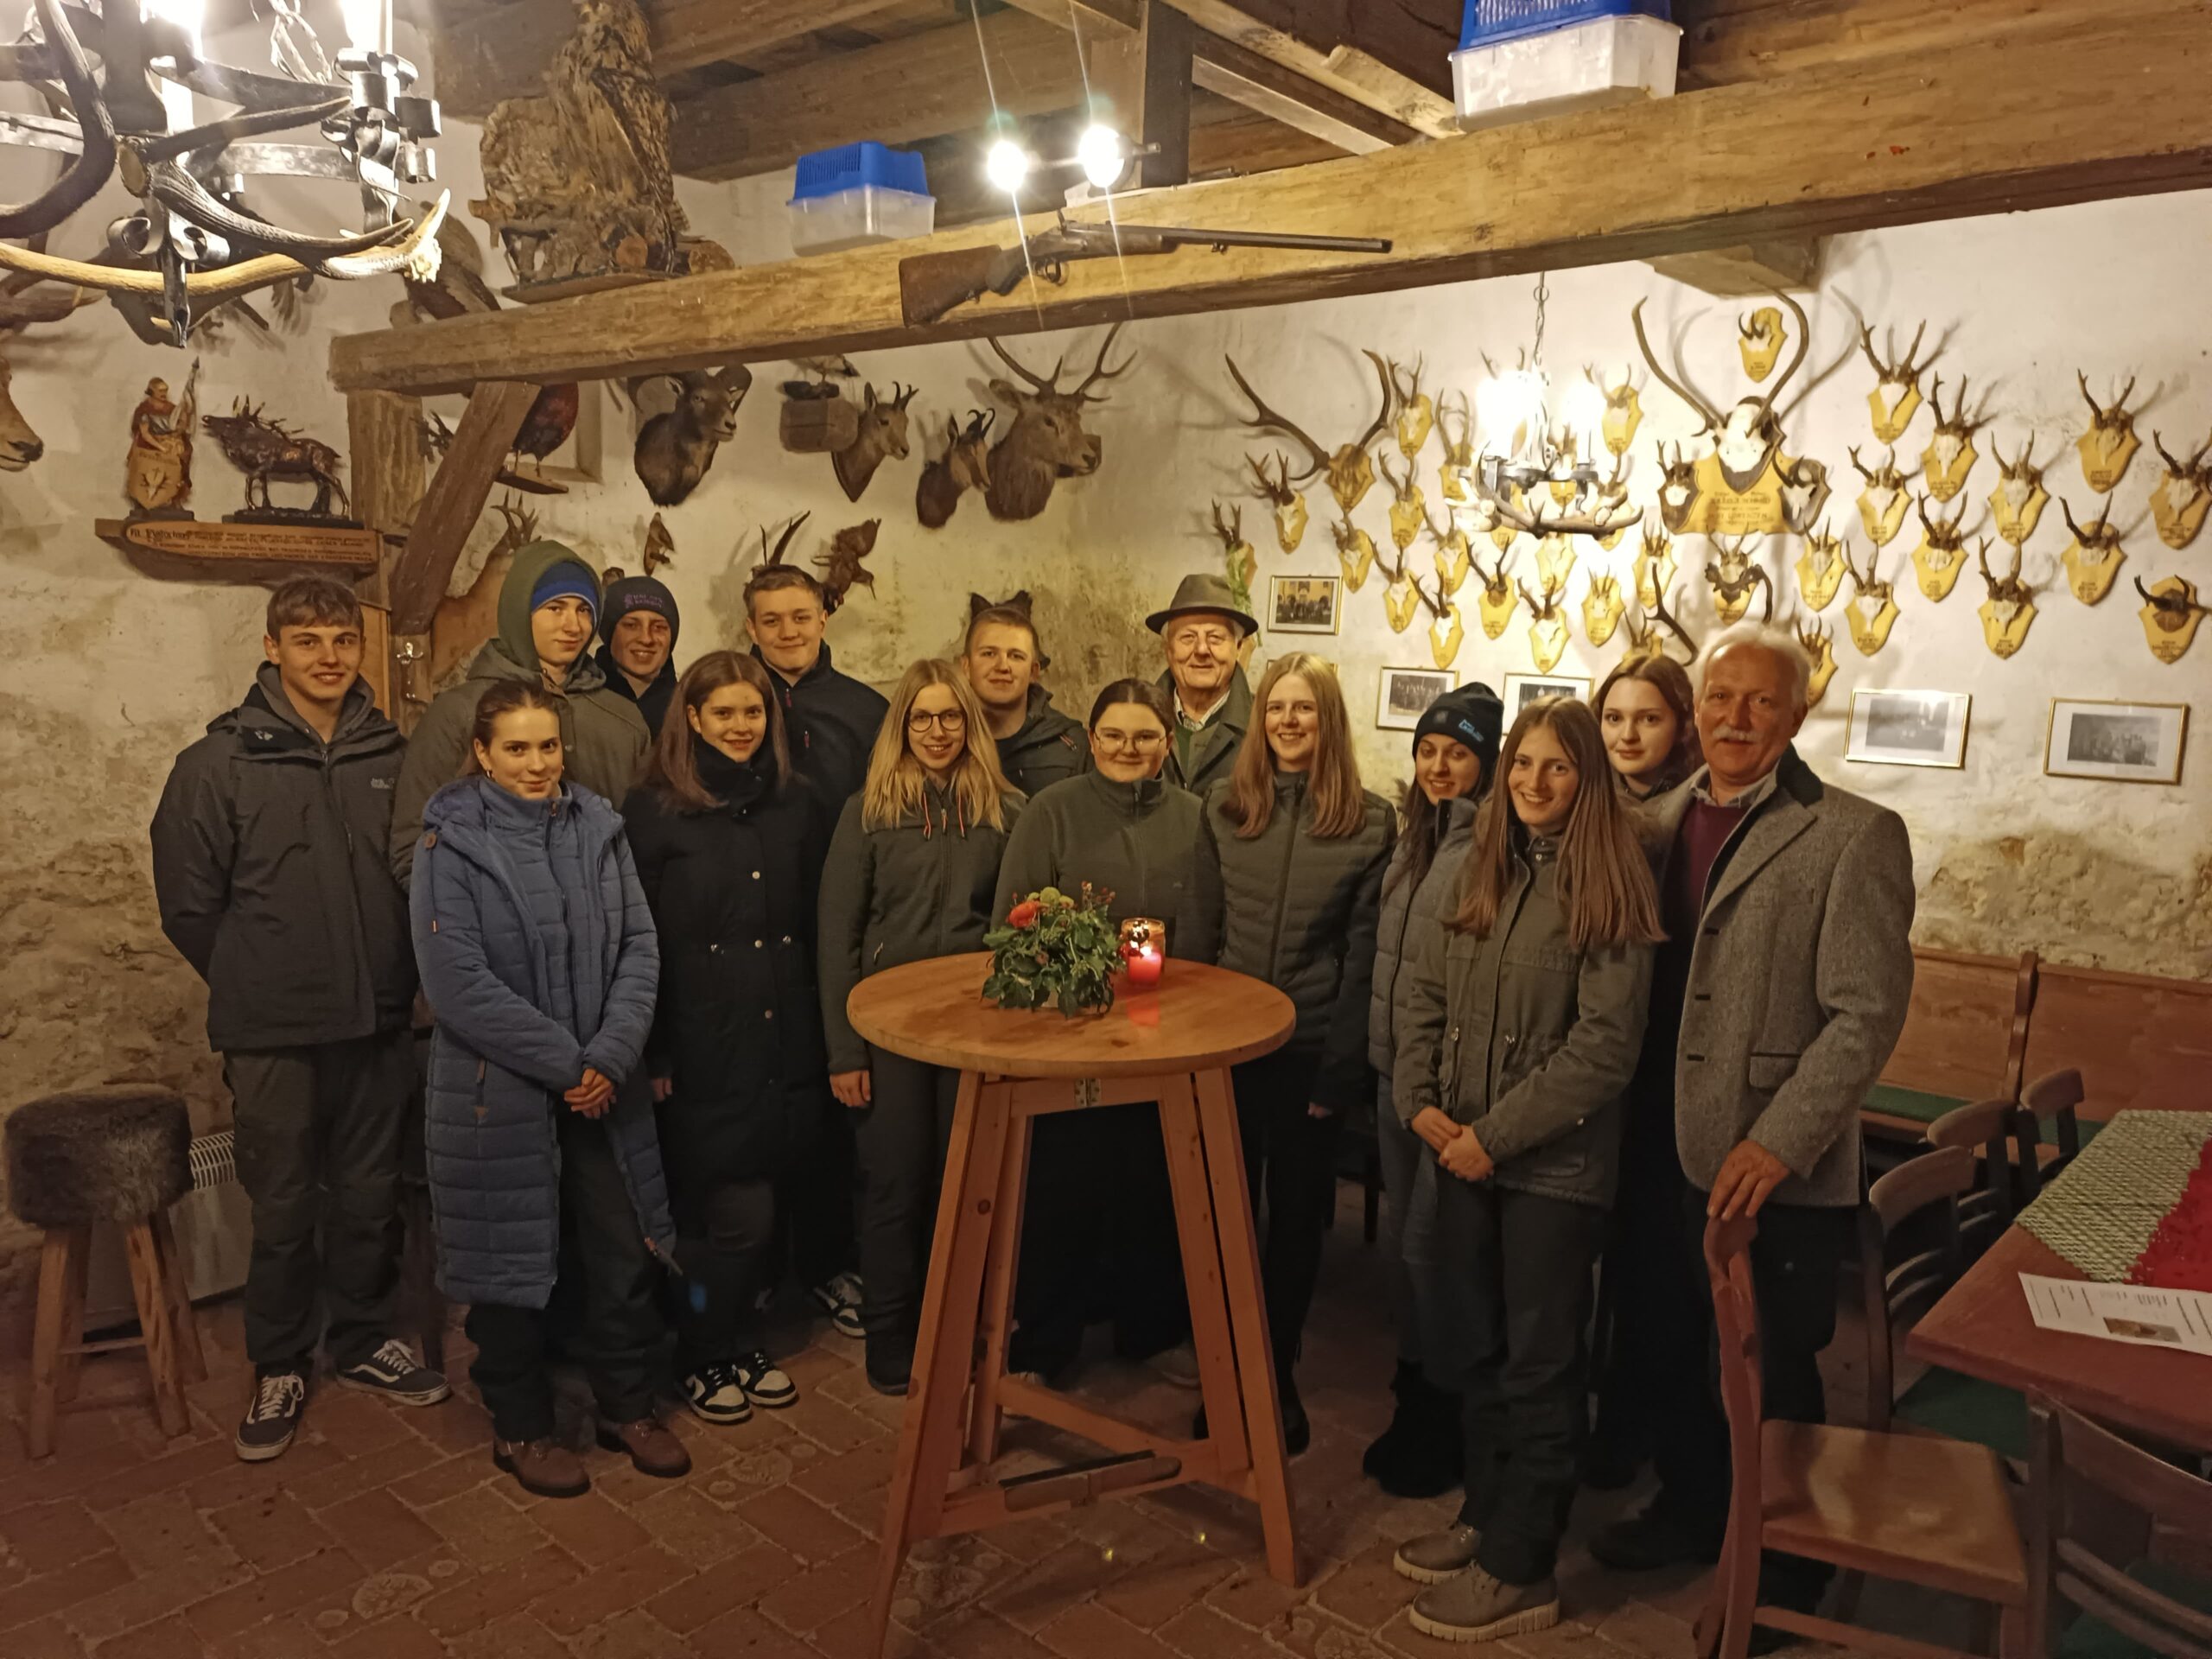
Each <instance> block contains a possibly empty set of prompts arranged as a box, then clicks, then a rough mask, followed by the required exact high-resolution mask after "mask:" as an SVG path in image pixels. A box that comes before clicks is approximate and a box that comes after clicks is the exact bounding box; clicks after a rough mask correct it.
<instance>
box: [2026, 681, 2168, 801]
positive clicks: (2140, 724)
mask: <svg viewBox="0 0 2212 1659" xmlns="http://www.w3.org/2000/svg"><path fill="white" fill-rule="evenodd" d="M2188 732H2189V705H2188V704H2187V703H2182V702H2093V701H2091V700H2089V699H2088V698H2086V697H2053V698H2052V699H2051V700H2050V738H2049V740H2048V741H2047V742H2046V744H2045V746H2044V756H2043V769H2044V772H2045V773H2046V774H2047V775H2049V776H2050V777H2053V778H2100V779H2104V780H2106V781H2107V782H2108V783H2116V784H2177V783H2179V782H2180V781H2181V750H2182V741H2183V738H2185V737H2186V736H2187V735H2188Z"/></svg>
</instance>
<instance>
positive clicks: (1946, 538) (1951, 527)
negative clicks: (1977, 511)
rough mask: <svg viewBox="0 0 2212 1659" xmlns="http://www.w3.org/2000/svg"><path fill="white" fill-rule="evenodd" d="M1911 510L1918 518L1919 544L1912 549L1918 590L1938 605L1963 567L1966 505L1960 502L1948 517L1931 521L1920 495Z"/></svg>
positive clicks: (1955, 581) (1956, 579) (1925, 503)
mask: <svg viewBox="0 0 2212 1659" xmlns="http://www.w3.org/2000/svg"><path fill="white" fill-rule="evenodd" d="M1913 510H1914V511H1915V512H1917V513H1918V514H1919V515H1920V545H1919V546H1918V547H1916V548H1914V549H1913V550H1912V568H1913V569H1914V571H1915V572H1916V574H1917V575H1918V576H1919V579H1920V591H1921V592H1922V593H1923V594H1926V595H1927V596H1928V597H1929V599H1932V600H1936V601H1939V602H1940V601H1943V600H1946V599H1948V598H1949V597H1950V596H1951V589H1952V588H1955V587H1956V586H1957V585H1958V581H1959V572H1960V571H1961V569H1964V568H1965V566H1966V540H1967V531H1966V518H1967V510H1966V504H1965V503H1964V502H1961V503H1960V505H1959V510H1958V512H1955V513H1954V514H1953V515H1952V516H1951V517H1950V518H1929V516H1928V498H1927V497H1925V496H1923V497H1921V498H1920V499H1919V500H1917V501H1916V502H1915V503H1914V504H1913Z"/></svg>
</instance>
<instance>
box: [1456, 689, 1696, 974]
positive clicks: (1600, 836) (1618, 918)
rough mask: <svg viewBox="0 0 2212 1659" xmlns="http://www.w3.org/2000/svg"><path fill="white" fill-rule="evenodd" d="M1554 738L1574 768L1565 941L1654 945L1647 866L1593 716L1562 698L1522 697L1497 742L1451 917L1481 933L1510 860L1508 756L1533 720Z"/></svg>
mask: <svg viewBox="0 0 2212 1659" xmlns="http://www.w3.org/2000/svg"><path fill="white" fill-rule="evenodd" d="M1540 726H1542V727H1548V728H1550V730H1551V734H1552V735H1553V736H1554V737H1555V738H1557V739H1558V740H1559V746H1560V747H1561V748H1563V749H1565V750H1566V751H1567V758H1568V759H1569V760H1573V762H1574V766H1575V770H1576V772H1579V773H1580V778H1579V779H1577V781H1576V785H1575V791H1574V804H1573V806H1572V807H1570V808H1569V809H1568V810H1567V827H1566V828H1565V829H1561V830H1560V834H1559V888H1560V906H1561V907H1562V908H1563V909H1564V910H1565V911H1566V912H1567V943H1568V944H1572V945H1573V947H1574V948H1575V949H1576V950H1589V949H1591V948H1592V947H1593V946H1600V945H1614V944H1657V943H1658V942H1659V941H1660V940H1661V939H1662V938H1666V934H1665V932H1664V931H1663V930H1662V928H1661V927H1660V925H1659V899H1658V895H1657V894H1656V893H1655V892H1654V891H1653V888H1652V884H1651V867H1650V865H1649V863H1648V862H1646V861H1645V859H1644V856H1643V849H1642V848H1641V847H1640V846H1639V845H1638V844H1637V839H1636V832H1635V830H1634V829H1631V828H1630V825H1629V821H1628V813H1627V812H1626V810H1624V809H1623V807H1622V805H1621V802H1620V797H1619V796H1618V795H1617V794H1616V793H1615V792H1614V791H1613V774H1612V768H1611V764H1610V762H1609V761H1608V760H1607V759H1606V755H1605V735H1604V733H1603V732H1602V731H1601V730H1600V728H1599V725H1598V717H1597V715H1593V714H1592V713H1591V712H1590V710H1589V709H1586V707H1584V706H1583V705H1582V704H1581V703H1579V702H1574V701H1573V699H1571V698H1567V697H1548V698H1546V699H1544V700H1543V701H1542V702H1532V703H1529V705H1528V706H1527V707H1526V708H1524V709H1522V711H1521V715H1520V718H1519V719H1517V720H1516V721H1514V722H1513V729H1512V730H1511V731H1510V732H1509V733H1507V734H1506V738H1505V743H1504V747H1502V748H1501V749H1500V750H1499V751H1498V756H1497V782H1496V783H1495V784H1494V785H1492V786H1491V791H1490V793H1489V795H1487V796H1486V797H1484V800H1483V804H1482V809H1481V810H1480V811H1479V812H1478V813H1477V814H1476V816H1475V844H1474V845H1473V847H1471V849H1469V850H1468V853H1467V862H1466V867H1465V869H1464V870H1463V871H1462V872H1461V874H1460V877H1459V910H1458V912H1456V913H1454V915H1453V916H1452V922H1451V925H1452V927H1453V928H1454V929H1456V930H1457V931H1459V932H1462V933H1471V934H1473V935H1475V937H1476V938H1489V937H1490V931H1491V928H1493V927H1494V926H1496V925H1497V912H1498V907H1499V906H1501V905H1502V904H1503V903H1504V901H1505V887H1506V883H1507V881H1508V880H1510V875H1511V865H1512V860H1513V841H1512V829H1513V824H1514V822H1515V820H1514V816H1513V801H1512V795H1513V789H1512V783H1513V762H1514V759H1515V757H1516V756H1517V755H1518V754H1519V753H1520V752H1521V744H1522V741H1523V740H1524V739H1525V738H1526V737H1527V736H1528V734H1529V733H1530V732H1532V731H1534V730H1535V729H1536V728H1538V727H1540Z"/></svg>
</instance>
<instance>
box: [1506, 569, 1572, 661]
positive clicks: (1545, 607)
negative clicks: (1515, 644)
mask: <svg viewBox="0 0 2212 1659" xmlns="http://www.w3.org/2000/svg"><path fill="white" fill-rule="evenodd" d="M1518 586H1519V588H1520V589H1521V602H1522V604H1524V605H1526V606H1527V607H1529V657H1530V658H1531V659H1532V660H1533V661H1534V662H1535V664H1536V672H1537V673H1539V674H1548V673H1550V672H1551V671H1552V670H1554V669H1555V668H1557V667H1558V666H1559V659H1560V658H1561V657H1563V656H1565V655H1566V654H1567V619H1566V618H1565V617H1563V616H1561V615H1560V613H1559V602H1560V600H1561V599H1563V598H1564V597H1566V594H1567V588H1566V587H1565V585H1564V584H1562V583H1558V582H1546V583H1545V584H1544V591H1543V592H1542V593H1541V594H1532V593H1530V592H1529V584H1528V583H1527V582H1521V583H1519V584H1518Z"/></svg>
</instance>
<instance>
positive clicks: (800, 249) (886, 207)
mask: <svg viewBox="0 0 2212 1659" xmlns="http://www.w3.org/2000/svg"><path fill="white" fill-rule="evenodd" d="M785 206H786V207H789V208H790V210H791V251H792V252H794V253H801V254H807V253H837V252H841V251H843V250H844V249H847V248H859V247H865V246H867V245H869V244H870V243H874V242H898V241H903V240H904V239H906V238H908V237H912V236H927V235H928V234H929V233H930V232H931V231H932V230H933V229H935V228H936V226H937V198H936V197H935V196H932V195H931V194H930V184H929V175H928V173H927V172H926V170H925V168H924V166H923V163H922V158H921V157H920V156H918V155H916V154H915V153H914V152H913V151H912V150H907V149H886V148H885V147H884V146H883V145H881V144H879V143H875V142H874V141H873V140H867V141H863V142H862V143H857V144H841V145H839V146H838V147H837V148H836V149H817V150H816V151H815V152H814V153H813V154H812V155H810V156H800V157H799V158H798V177H797V179H796V180H795V181H793V183H792V186H791V200H790V201H789V202H788V203H786V204H785Z"/></svg>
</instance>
